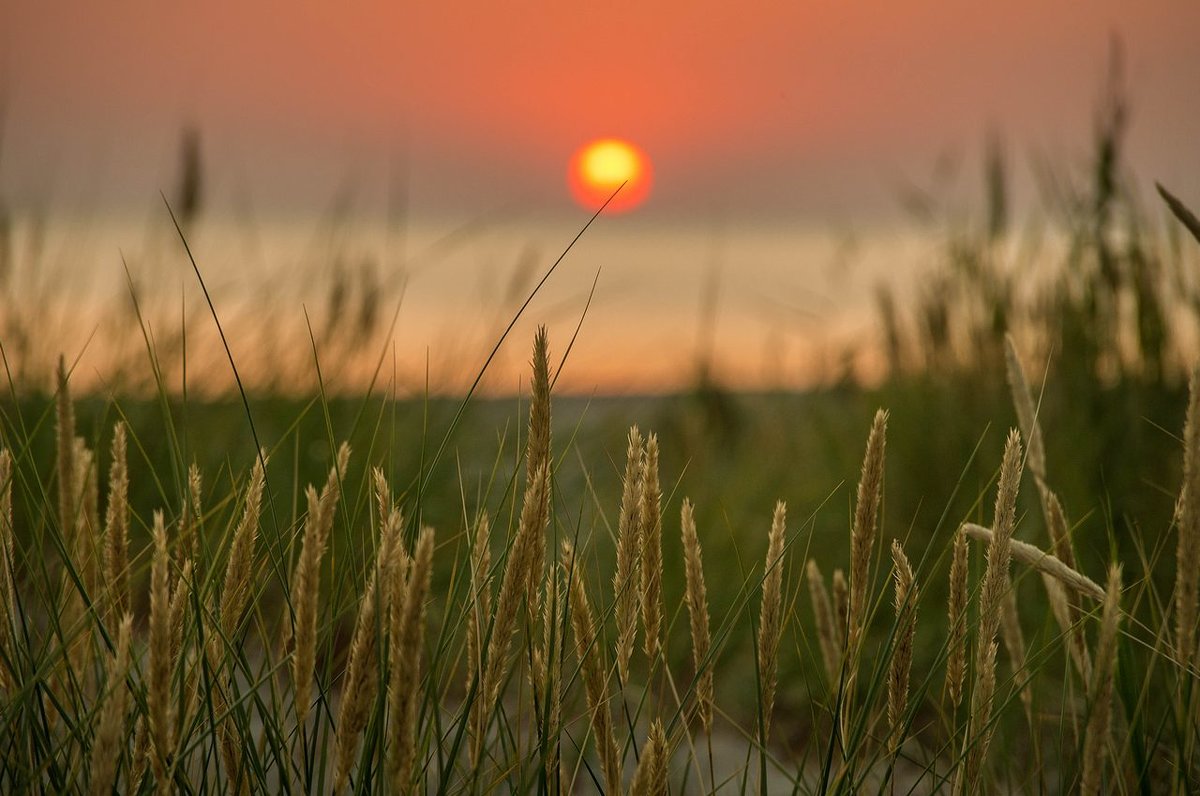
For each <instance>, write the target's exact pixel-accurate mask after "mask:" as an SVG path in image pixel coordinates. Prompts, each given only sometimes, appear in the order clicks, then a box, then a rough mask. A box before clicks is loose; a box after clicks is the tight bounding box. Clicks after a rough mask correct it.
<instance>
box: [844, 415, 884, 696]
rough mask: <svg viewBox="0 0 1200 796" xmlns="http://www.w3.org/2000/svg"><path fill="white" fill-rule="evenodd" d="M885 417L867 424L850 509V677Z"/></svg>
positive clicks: (879, 492) (861, 617) (863, 611)
mask: <svg viewBox="0 0 1200 796" xmlns="http://www.w3.org/2000/svg"><path fill="white" fill-rule="evenodd" d="M887 421H888V414H887V412H885V411H884V410H882V409H880V410H879V411H877V412H876V413H875V419H874V421H873V422H872V423H871V433H870V435H869V436H868V437H867V450H866V454H865V455H864V456H863V465H862V476H861V477H860V478H859V481H858V496H857V500H856V502H855V506H854V526H853V527H852V528H851V531H850V617H849V621H850V628H849V632H848V634H847V640H846V648H847V650H848V651H849V655H850V656H851V661H852V663H851V677H853V672H854V671H856V670H857V668H858V667H857V663H856V662H855V659H856V658H857V655H858V647H859V644H860V643H861V640H862V634H863V627H864V626H865V624H866V621H867V600H868V594H869V587H870V580H871V558H872V557H873V556H874V552H875V537H876V535H877V533H878V525H879V504H880V500H881V498H882V496H883V461H884V451H885V448H886V445H887Z"/></svg>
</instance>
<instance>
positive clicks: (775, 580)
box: [758, 500, 787, 746]
mask: <svg viewBox="0 0 1200 796" xmlns="http://www.w3.org/2000/svg"><path fill="white" fill-rule="evenodd" d="M786 525H787V504H785V503H784V502H783V501H782V500H781V501H779V502H777V503H776V504H775V516H774V518H773V519H772V521H771V532H770V534H769V535H768V537H767V560H766V563H765V565H764V569H763V585H762V608H761V609H760V611H759V619H758V682H759V686H760V687H761V689H762V738H760V739H759V740H760V741H761V743H762V745H763V746H766V744H767V739H768V738H769V737H770V736H771V712H772V710H774V708H775V680H776V676H777V674H778V670H779V638H780V636H781V635H782V634H783V548H784V536H785V532H786Z"/></svg>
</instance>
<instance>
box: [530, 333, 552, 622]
mask: <svg viewBox="0 0 1200 796" xmlns="http://www.w3.org/2000/svg"><path fill="white" fill-rule="evenodd" d="M549 355H550V353H549V349H548V344H547V341H546V327H544V326H539V327H538V330H537V333H536V334H535V335H534V338H533V381H532V396H531V398H530V401H529V440H528V443H527V445H526V448H525V490H526V492H527V493H529V492H536V494H537V495H538V496H540V497H541V500H542V502H543V504H544V505H543V506H542V507H541V510H542V513H543V515H544V516H547V517H549V515H550V491H549V490H548V489H547V490H544V491H542V490H539V489H538V487H537V484H536V481H537V474H538V471H539V470H542V469H545V471H546V478H547V481H549V480H550V478H551V476H552V474H553V471H554V467H553V462H552V461H551V458H550V362H549ZM534 542H535V543H534V547H533V559H532V561H530V563H529V573H528V576H529V585H528V600H529V609H530V612H531V613H532V614H533V615H536V614H537V612H538V608H539V603H538V600H539V599H540V596H541V589H542V581H543V574H544V571H545V569H546V537H545V535H544V534H543V533H539V534H538V536H537V538H536V539H535V540H534Z"/></svg>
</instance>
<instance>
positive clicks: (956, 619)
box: [946, 531, 970, 707]
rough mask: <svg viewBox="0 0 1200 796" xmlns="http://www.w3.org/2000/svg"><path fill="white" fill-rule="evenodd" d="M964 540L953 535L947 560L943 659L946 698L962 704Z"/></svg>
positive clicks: (965, 585)
mask: <svg viewBox="0 0 1200 796" xmlns="http://www.w3.org/2000/svg"><path fill="white" fill-rule="evenodd" d="M969 552H970V550H969V549H968V547H967V537H966V534H965V533H963V532H962V531H959V532H957V533H955V534H954V550H953V552H952V554H951V556H952V557H951V559H950V600H949V603H950V604H949V614H950V638H949V641H948V647H949V649H948V650H947V655H946V694H947V695H948V696H949V697H950V703H951V704H952V705H954V707H958V706H959V705H960V704H961V703H962V695H963V683H964V681H965V680H966V676H967V598H968V590H969V587H968V583H967V564H968V561H967V555H968V553H969Z"/></svg>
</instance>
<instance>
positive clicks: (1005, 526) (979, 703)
mask: <svg viewBox="0 0 1200 796" xmlns="http://www.w3.org/2000/svg"><path fill="white" fill-rule="evenodd" d="M1020 483H1021V437H1020V434H1019V433H1018V432H1017V431H1016V430H1015V429H1013V430H1012V431H1010V432H1009V435H1008V439H1007V441H1006V442H1005V445H1004V459H1003V461H1002V462H1001V465H1000V485H999V488H998V489H997V493H996V516H995V527H996V531H995V533H994V534H993V535H992V539H991V542H990V543H989V544H988V549H987V568H986V569H985V570H984V574H983V585H982V587H981V590H980V595H979V636H978V640H977V645H978V647H977V650H976V658H975V686H974V688H972V690H971V718H970V724H969V726H968V730H967V734H966V736H965V737H964V738H963V744H964V748H963V753H964V755H965V757H966V763H965V765H964V766H962V767H961V768H960V769H959V771H958V775H957V779H956V782H955V792H957V793H961V794H967V793H975V792H977V790H978V788H979V780H980V775H981V773H982V770H983V761H984V759H985V758H986V756H987V748H988V745H989V744H990V742H991V734H992V726H991V720H992V702H993V698H994V696H995V690H996V634H997V633H998V632H999V630H1000V617H1001V613H1002V611H1003V606H1002V603H1003V601H1004V594H1005V592H1006V591H1007V590H1008V587H1009V576H1008V570H1009V561H1010V558H1011V544H1010V542H1011V541H1012V534H1013V529H1014V527H1015V525H1016V516H1017V490H1018V488H1019V486H1020Z"/></svg>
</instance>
